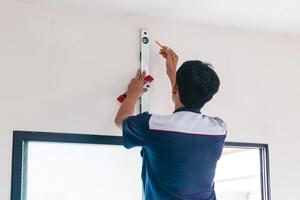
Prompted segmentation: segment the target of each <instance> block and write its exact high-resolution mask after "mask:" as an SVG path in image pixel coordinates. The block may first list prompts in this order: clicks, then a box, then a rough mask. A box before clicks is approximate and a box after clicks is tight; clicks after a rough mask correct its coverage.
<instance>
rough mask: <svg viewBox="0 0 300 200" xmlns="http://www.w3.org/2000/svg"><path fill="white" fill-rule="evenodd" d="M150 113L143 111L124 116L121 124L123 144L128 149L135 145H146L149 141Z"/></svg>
mask: <svg viewBox="0 0 300 200" xmlns="http://www.w3.org/2000/svg"><path fill="white" fill-rule="evenodd" d="M150 117H151V115H150V114H149V113H148V112H144V113H141V114H138V115H135V116H131V117H128V118H126V119H125V120H124V121H123V124H122V131H123V145H124V147H125V148H127V149H130V148H132V147H136V146H146V145H147V144H149V141H150V136H151V135H150V131H149V120H150Z"/></svg>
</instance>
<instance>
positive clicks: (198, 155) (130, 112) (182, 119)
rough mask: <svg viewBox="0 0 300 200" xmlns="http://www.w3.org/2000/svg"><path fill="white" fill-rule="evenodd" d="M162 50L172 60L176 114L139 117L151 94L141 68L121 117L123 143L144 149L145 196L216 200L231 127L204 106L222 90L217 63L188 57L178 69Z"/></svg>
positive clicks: (168, 51)
mask: <svg viewBox="0 0 300 200" xmlns="http://www.w3.org/2000/svg"><path fill="white" fill-rule="evenodd" d="M160 54H161V55H162V57H163V58H165V59H166V71H167V75H168V77H169V79H170V82H171V84H172V99H173V102H174V106H175V109H174V112H173V113H171V114H170V115H166V116H161V115H154V114H149V113H147V112H145V113H142V114H138V115H134V108H135V105H136V103H137V101H138V99H139V97H141V96H142V95H143V93H144V92H146V90H145V89H144V88H143V85H144V78H145V75H146V74H145V72H141V71H138V72H137V75H136V76H135V78H133V79H132V80H131V82H130V84H129V86H128V92H127V98H126V99H125V100H124V102H123V103H122V104H121V106H120V108H119V110H118V112H117V114H116V118H115V123H116V125H117V126H119V127H122V130H123V144H124V146H125V147H126V148H128V149H129V148H132V147H136V146H141V147H142V150H141V156H142V158H143V167H142V181H143V189H144V197H145V200H216V194H215V189H214V177H215V171H216V166H217V162H218V160H219V158H220V156H221V154H222V149H223V146H224V141H225V137H226V132H227V130H226V125H225V123H224V122H223V121H222V120H221V119H220V118H217V117H209V116H206V115H204V114H202V113H201V111H200V110H201V108H202V107H203V106H204V105H205V104H206V103H207V102H208V101H210V100H211V99H212V98H213V96H214V95H215V94H216V93H217V91H218V89H219V86H220V81H219V78H218V76H217V74H216V72H215V71H214V70H213V69H212V67H211V65H209V64H207V63H204V62H201V61H199V60H192V61H186V62H184V63H183V64H182V65H181V66H180V68H179V69H178V70H177V71H176V66H177V63H178V56H177V55H176V53H175V52H174V51H173V50H172V49H170V48H168V47H166V46H163V47H162V48H161V50H160Z"/></svg>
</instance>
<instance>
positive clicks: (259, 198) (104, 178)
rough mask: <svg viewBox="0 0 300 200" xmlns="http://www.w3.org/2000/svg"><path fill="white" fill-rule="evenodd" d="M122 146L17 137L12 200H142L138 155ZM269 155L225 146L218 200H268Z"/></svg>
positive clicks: (108, 140) (114, 141) (263, 149)
mask: <svg viewBox="0 0 300 200" xmlns="http://www.w3.org/2000/svg"><path fill="white" fill-rule="evenodd" d="M121 144H122V137H119V136H97V135H82V134H56V133H35V132H23V131H15V133H14V147H13V148H14V149H13V171H12V173H13V174H12V198H11V199H12V200H41V199H43V200H53V199H55V200H82V199H88V200H96V199H97V200H98V199H107V200H110V199H111V200H115V199H124V200H127V199H128V200H135V199H136V200H140V199H142V184H141V179H140V173H141V159H140V155H139V151H140V149H139V148H135V149H131V150H126V149H124V148H123V147H122V146H121ZM267 150H268V148H267V145H264V144H248V143H227V144H226V147H225V149H224V152H223V155H222V158H221V160H220V162H219V164H218V168H217V174H216V183H215V186H216V190H217V195H218V199H219V200H229V199H230V200H270V197H269V180H268V152H267ZM233 186H234V187H233ZM237 186H238V187H237Z"/></svg>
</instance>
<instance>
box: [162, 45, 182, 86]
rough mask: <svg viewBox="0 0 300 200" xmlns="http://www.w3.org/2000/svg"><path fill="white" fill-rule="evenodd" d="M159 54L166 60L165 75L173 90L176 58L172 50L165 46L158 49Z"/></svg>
mask: <svg viewBox="0 0 300 200" xmlns="http://www.w3.org/2000/svg"><path fill="white" fill-rule="evenodd" d="M159 54H161V55H162V56H163V57H164V58H165V59H166V70H167V75H168V77H169V79H170V82H171V85H172V88H174V87H175V85H176V67H177V63H178V56H177V54H176V53H175V52H174V50H173V49H171V48H169V47H166V46H163V47H162V48H161V49H160V51H159Z"/></svg>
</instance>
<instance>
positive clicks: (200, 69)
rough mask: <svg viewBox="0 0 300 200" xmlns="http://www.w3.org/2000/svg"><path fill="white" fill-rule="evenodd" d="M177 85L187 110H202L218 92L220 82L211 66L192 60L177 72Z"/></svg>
mask: <svg viewBox="0 0 300 200" xmlns="http://www.w3.org/2000/svg"><path fill="white" fill-rule="evenodd" d="M176 84H177V87H178V91H179V97H180V101H181V103H182V104H183V105H184V106H185V107H187V108H194V109H200V108H202V107H203V106H204V104H205V103H207V102H208V101H209V100H211V99H212V97H213V95H214V94H216V93H217V92H218V89H219V86H220V80H219V77H218V75H217V73H216V72H215V71H214V70H213V69H212V66H211V65H210V64H208V63H204V62H201V61H199V60H191V61H186V62H184V63H183V64H182V65H181V66H180V68H179V69H178V70H177V73H176Z"/></svg>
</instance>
